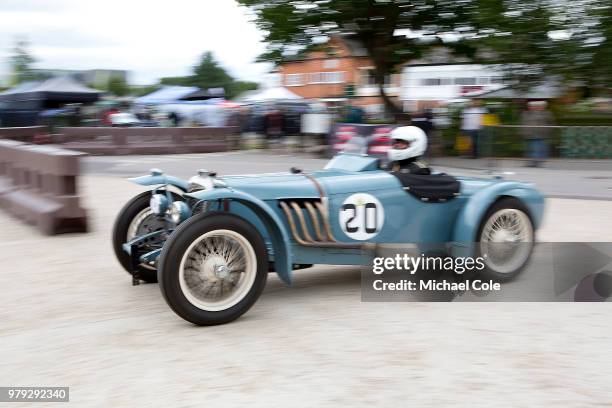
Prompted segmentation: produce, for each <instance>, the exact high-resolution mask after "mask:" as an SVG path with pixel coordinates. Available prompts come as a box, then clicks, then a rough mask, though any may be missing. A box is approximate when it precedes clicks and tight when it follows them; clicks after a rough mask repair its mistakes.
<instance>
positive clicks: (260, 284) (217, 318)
mask: <svg viewBox="0 0 612 408" xmlns="http://www.w3.org/2000/svg"><path fill="white" fill-rule="evenodd" d="M268 268H269V266H268V255H267V251H266V246H265V243H264V241H263V238H262V237H261V235H260V234H259V233H258V232H257V230H256V229H255V227H253V226H252V225H251V224H250V223H248V222H247V221H245V220H243V219H242V218H239V217H236V216H234V215H229V214H221V213H217V214H201V215H198V216H194V217H192V218H190V219H189V220H187V221H185V222H184V223H183V224H181V225H180V226H179V227H178V228H177V229H176V230H175V231H174V233H173V234H172V236H171V237H170V238H169V239H168V241H167V242H166V244H165V245H164V248H163V250H162V254H161V257H160V261H159V271H158V277H159V283H160V289H161V291H162V294H163V295H164V298H165V299H166V302H167V303H168V305H169V306H170V307H171V308H172V310H174V312H175V313H176V314H178V315H179V316H180V317H182V318H183V319H185V320H187V321H189V322H191V323H194V324H198V325H215V324H223V323H228V322H230V321H232V320H234V319H236V318H238V317H240V316H241V315H242V314H244V313H245V312H246V311H247V310H249V309H250V308H251V306H253V304H254V303H255V301H256V300H257V298H259V295H260V294H261V292H262V291H263V289H264V287H265V284H266V279H267V275H268Z"/></svg>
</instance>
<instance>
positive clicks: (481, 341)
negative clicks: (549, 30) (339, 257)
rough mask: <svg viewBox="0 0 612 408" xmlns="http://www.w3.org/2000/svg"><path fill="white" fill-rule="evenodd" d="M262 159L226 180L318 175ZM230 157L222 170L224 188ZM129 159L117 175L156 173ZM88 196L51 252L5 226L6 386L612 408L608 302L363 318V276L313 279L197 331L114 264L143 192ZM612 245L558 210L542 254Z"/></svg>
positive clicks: (594, 205) (411, 309)
mask: <svg viewBox="0 0 612 408" xmlns="http://www.w3.org/2000/svg"><path fill="white" fill-rule="evenodd" d="M254 157H255V158H259V160H251V161H249V160H246V158H245V157H241V159H240V160H235V161H234V162H233V164H231V165H226V166H227V167H236V169H237V170H238V171H239V172H246V171H248V169H249V168H250V167H251V166H252V167H253V170H252V171H276V170H280V169H281V168H286V167H288V166H290V165H296V164H298V165H300V166H303V167H304V168H305V169H311V167H315V165H316V166H318V165H319V164H320V163H319V162H317V161H312V162H311V161H310V160H296V159H292V158H283V159H282V160H281V161H270V160H268V161H264V159H265V157H264V156H257V155H256V156H254ZM227 158H228V157H223V159H221V158H220V159H219V163H216V167H215V169H216V170H220V171H222V172H224V173H225V172H227V173H229V171H228V170H226V168H220V163H221V161H224V162H225V161H226V160H227ZM149 159H152V158H149ZM205 159H206V160H205ZM96 160H98V159H96ZM96 160H94V162H95V161H96ZM99 160H100V161H101V160H102V158H100V159H99ZM121 160H126V161H125V162H124V163H127V160H133V159H132V158H123V159H121ZM134 160H135V161H136V162H137V163H136V164H131V162H130V164H129V165H126V166H118V164H117V161H114V162H113V163H114V164H113V165H112V166H111V167H109V169H110V170H112V171H110V172H109V173H110V174H111V175H119V174H121V171H120V169H121V167H123V168H124V170H125V171H126V173H127V174H131V172H132V171H131V167H130V166H132V165H134V166H136V165H138V166H148V167H151V164H154V163H143V162H142V159H138V158H137V159H134ZM181 160H182V159H181ZM199 160H202V161H211V162H212V161H213V159H212V158H211V157H210V156H206V157H201V158H199V159H197V160H196V161H199ZM179 162H180V160H179V161H177V167H179V164H180V163H179ZM170 163H172V162H170V161H168V162H166V163H164V164H165V165H164V166H163V167H168V166H167V165H169V164H170ZM281 165H282V166H281ZM217 166H219V167H217ZM279 166H281V168H279ZM158 167H161V166H158ZM200 167H202V166H200ZM90 170H93V169H90ZM96 172H97V171H96ZM179 175H180V174H179ZM81 187H82V189H83V190H82V191H83V192H84V195H85V205H86V206H87V208H89V209H90V210H91V217H92V227H93V228H92V232H91V233H89V234H74V235H63V236H57V237H53V238H46V237H43V236H41V235H39V234H38V233H37V232H36V231H35V230H34V229H33V228H31V227H29V226H26V225H23V224H21V223H19V222H16V221H15V220H13V219H12V218H10V217H8V216H7V215H6V214H5V213H3V212H0V253H1V254H2V259H3V272H2V273H0V288H1V289H0V290H1V291H2V298H1V299H2V302H3V307H2V308H0V321H1V322H2V324H1V325H0V385H3V386H7V385H67V386H70V387H71V401H72V405H74V406H79V407H80V406H126V407H134V406H159V407H169V406H172V407H175V406H176V407H187V406H206V405H210V406H216V407H220V406H238V405H248V406H261V407H274V406H306V407H313V406H330V407H337V406H341V405H348V406H352V407H353V406H368V407H371V406H376V405H380V406H430V407H439V406H444V405H451V404H453V405H456V406H470V407H473V406H483V407H491V406H508V407H516V406H552V405H559V406H564V407H584V406H605V405H606V404H608V405H609V404H610V401H612V390H611V389H610V386H609V382H610V380H609V378H610V376H611V375H612V361H611V358H610V352H609V349H610V344H611V342H612V325H610V315H611V314H612V306H611V305H610V303H606V304H570V303H565V304H561V303H537V304H536V303H449V304H446V303H445V304H434V303H362V302H360V285H359V279H360V277H359V272H358V271H357V270H356V269H355V268H351V267H326V266H318V267H316V268H313V269H310V270H304V271H298V272H296V275H295V284H294V286H293V287H286V286H285V285H284V284H282V283H281V282H280V281H279V280H278V279H277V278H276V276H274V275H270V278H269V280H268V285H267V288H266V290H265V292H264V294H263V295H262V297H261V298H260V299H259V301H258V302H257V303H256V305H255V306H254V307H253V308H252V309H251V310H250V311H249V312H248V313H247V314H246V315H245V316H243V317H242V318H240V319H239V320H237V321H235V322H233V323H231V324H228V325H224V326H218V327H207V328H206V327H204V328H202V327H195V326H192V325H190V324H187V323H186V322H184V321H183V320H181V319H180V318H178V317H177V316H176V315H175V314H174V313H173V312H172V311H171V310H170V309H169V308H168V307H167V306H166V304H165V302H164V300H163V299H162V297H161V294H160V293H159V289H158V287H157V285H141V286H138V287H132V286H130V280H129V279H128V276H127V274H126V273H125V272H123V271H122V270H121V268H120V266H119V265H118V263H117V262H116V261H115V259H114V256H113V254H112V249H111V246H110V239H109V237H110V230H111V227H112V222H113V220H114V217H115V215H116V213H117V211H118V210H119V208H120V207H121V206H122V205H123V203H124V202H125V201H126V200H127V199H129V198H130V197H131V196H133V195H134V194H136V193H138V192H139V191H141V189H140V188H139V187H138V186H133V185H131V184H129V183H128V182H126V181H123V180H121V179H119V178H117V177H109V176H104V177H103V176H97V175H89V176H86V177H83V178H82V179H81ZM610 231H612V203H611V202H608V201H592V200H569V199H550V200H549V201H548V212H547V218H546V222H545V225H544V228H543V230H542V231H541V233H540V239H542V240H555V241H574V240H596V241H612V239H611V238H612V237H611V236H610ZM56 405H57V404H49V406H53V407H55V406H56ZM36 406H44V405H36Z"/></svg>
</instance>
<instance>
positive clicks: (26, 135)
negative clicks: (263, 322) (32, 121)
mask: <svg viewBox="0 0 612 408" xmlns="http://www.w3.org/2000/svg"><path fill="white" fill-rule="evenodd" d="M0 139H11V140H18V141H20V142H27V143H39V142H42V143H44V142H45V141H47V140H43V139H49V135H48V132H47V128H45V127H44V126H26V127H5V128H0Z"/></svg>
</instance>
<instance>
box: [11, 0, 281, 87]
mask: <svg viewBox="0 0 612 408" xmlns="http://www.w3.org/2000/svg"><path fill="white" fill-rule="evenodd" d="M18 36H25V37H26V38H27V39H28V40H29V41H30V51H31V53H32V54H33V56H34V57H36V59H37V63H36V64H35V67H36V68H62V69H92V68H107V69H125V70H128V71H130V82H131V83H134V84H150V83H154V82H156V81H157V79H159V78H160V77H163V76H179V75H186V74H188V73H189V72H190V69H191V67H192V66H193V65H194V64H195V63H196V61H197V60H198V57H199V55H201V54H202V53H203V52H204V51H207V50H210V51H212V52H213V53H214V54H215V56H216V57H217V59H218V60H219V61H220V62H221V64H222V65H223V66H224V67H225V68H227V69H228V70H229V72H230V73H231V74H232V75H233V76H234V77H236V78H239V79H244V80H251V81H257V82H261V81H264V77H263V75H264V74H265V72H267V71H268V70H269V68H270V67H269V65H268V64H261V63H260V64H256V63H254V60H255V58H256V57H257V55H259V54H260V53H261V52H262V51H263V49H264V47H265V44H264V43H262V42H261V39H262V34H261V32H259V31H258V30H257V28H256V27H255V24H254V23H252V22H250V17H249V15H248V11H247V10H245V9H244V8H241V7H239V6H238V5H237V4H236V2H235V1H234V0H172V1H167V0H165V1H153V0H149V1H145V0H104V1H89V0H87V1H84V0H80V1H79V0H0V77H2V76H6V75H7V73H8V57H9V55H10V49H11V47H12V46H13V43H14V40H15V38H16V37H18Z"/></svg>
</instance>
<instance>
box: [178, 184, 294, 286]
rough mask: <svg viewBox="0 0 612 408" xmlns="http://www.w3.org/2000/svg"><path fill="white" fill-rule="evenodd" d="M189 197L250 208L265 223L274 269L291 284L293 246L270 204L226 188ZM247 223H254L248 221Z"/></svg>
mask: <svg viewBox="0 0 612 408" xmlns="http://www.w3.org/2000/svg"><path fill="white" fill-rule="evenodd" d="M186 196H187V197H190V198H193V199H196V200H207V201H215V200H230V201H236V202H239V203H241V204H242V205H244V206H246V207H247V208H249V209H250V210H251V211H252V212H253V213H254V214H255V215H256V216H257V217H258V219H259V221H261V223H263V225H264V226H265V228H266V231H267V232H268V237H269V239H270V241H271V243H272V248H273V250H274V268H275V270H276V273H277V274H278V276H279V277H280V278H281V279H282V280H283V281H284V282H285V283H287V284H291V271H292V263H291V251H290V249H291V245H290V241H289V234H288V232H287V229H286V228H285V226H284V224H283V222H282V221H281V220H280V218H279V217H278V215H277V214H276V213H275V212H274V211H273V210H272V209H271V208H270V206H269V205H268V204H266V203H265V202H264V201H262V200H260V199H259V198H257V197H255V196H253V195H251V194H247V193H245V192H243V191H239V190H228V189H225V188H219V189H213V190H203V191H198V192H195V193H189V194H186ZM247 221H251V222H252V221H253V220H248V219H247Z"/></svg>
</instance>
